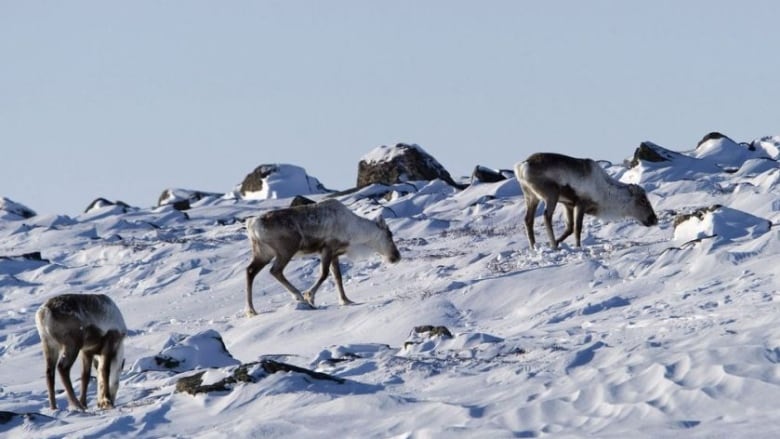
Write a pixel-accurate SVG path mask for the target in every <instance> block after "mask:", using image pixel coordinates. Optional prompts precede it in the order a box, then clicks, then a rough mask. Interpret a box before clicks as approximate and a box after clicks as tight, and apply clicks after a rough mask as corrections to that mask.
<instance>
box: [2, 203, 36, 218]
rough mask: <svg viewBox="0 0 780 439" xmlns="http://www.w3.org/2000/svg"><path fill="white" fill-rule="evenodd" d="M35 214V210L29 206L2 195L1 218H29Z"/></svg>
mask: <svg viewBox="0 0 780 439" xmlns="http://www.w3.org/2000/svg"><path fill="white" fill-rule="evenodd" d="M35 215H37V214H36V213H35V211H34V210H32V209H30V208H29V207H27V206H25V205H23V204H20V203H17V202H15V201H12V200H9V199H8V198H5V197H0V219H10V220H18V219H28V218H32V217H34V216H35Z"/></svg>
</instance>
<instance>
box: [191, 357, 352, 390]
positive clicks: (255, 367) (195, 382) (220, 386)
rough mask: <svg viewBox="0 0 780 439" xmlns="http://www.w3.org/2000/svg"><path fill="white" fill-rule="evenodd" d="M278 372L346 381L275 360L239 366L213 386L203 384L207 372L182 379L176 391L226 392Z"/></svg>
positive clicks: (317, 378)
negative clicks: (237, 385) (241, 384)
mask: <svg viewBox="0 0 780 439" xmlns="http://www.w3.org/2000/svg"><path fill="white" fill-rule="evenodd" d="M277 372H293V373H299V374H304V375H306V376H308V377H309V378H313V379H316V380H327V381H333V382H336V383H339V384H342V383H344V382H345V381H346V380H344V379H343V378H338V377H335V376H333V375H328V374H326V373H322V372H315V371H313V370H310V369H305V368H303V367H298V366H294V365H292V364H287V363H281V362H279V361H275V360H270V359H263V360H260V361H256V362H253V363H247V364H242V365H240V366H238V367H237V368H236V369H235V370H234V371H233V373H232V374H231V375H230V376H228V377H226V378H223V379H221V380H219V381H217V382H215V383H212V384H203V375H204V374H205V373H206V372H205V371H202V372H198V373H196V374H194V375H190V376H188V377H184V378H181V379H179V380H178V381H177V382H176V391H177V392H184V393H189V394H190V395H197V394H199V393H209V392H226V391H229V390H230V389H232V387H233V385H234V384H236V383H256V382H258V381H260V380H261V379H263V378H264V377H266V376H268V375H270V374H274V373H277Z"/></svg>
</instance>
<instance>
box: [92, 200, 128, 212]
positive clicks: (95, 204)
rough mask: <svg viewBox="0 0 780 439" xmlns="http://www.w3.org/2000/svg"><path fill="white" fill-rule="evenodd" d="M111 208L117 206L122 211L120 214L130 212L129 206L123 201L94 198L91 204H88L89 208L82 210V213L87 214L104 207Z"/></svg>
mask: <svg viewBox="0 0 780 439" xmlns="http://www.w3.org/2000/svg"><path fill="white" fill-rule="evenodd" d="M111 206H118V207H119V208H120V209H121V210H122V212H125V213H127V211H128V210H130V205H129V204H127V203H125V202H123V201H109V200H107V199H105V198H96V199H95V200H93V201H92V202H91V203H89V206H87V208H86V209H84V213H89V212H91V211H93V210H98V209H102V208H104V207H111Z"/></svg>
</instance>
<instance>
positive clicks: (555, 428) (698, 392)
mask: <svg viewBox="0 0 780 439" xmlns="http://www.w3.org/2000/svg"><path fill="white" fill-rule="evenodd" d="M769 139H772V138H763V139H762V140H761V142H764V143H765V144H767V145H769V146H771V140H769ZM775 139H776V138H775ZM758 143H760V142H753V144H758ZM774 144H776V141H775V143H774ZM715 146H717V145H713V146H712V147H711V148H708V149H706V150H707V151H711V152H713V153H712V154H706V155H702V156H701V157H699V156H695V152H687V153H680V155H679V156H678V157H676V159H675V160H672V161H671V162H663V163H641V164H640V165H639V166H638V167H636V168H633V169H630V170H629V169H625V168H623V167H622V166H617V165H612V166H607V167H606V171H607V172H608V173H610V174H611V175H613V176H614V177H616V178H618V177H619V178H621V179H624V180H625V179H633V180H635V182H637V183H639V184H641V185H643V186H644V187H645V188H646V189H647V190H648V196H649V198H650V200H651V202H652V203H653V204H654V207H655V210H656V213H657V215H658V217H659V226H657V227H652V228H646V227H643V226H641V225H640V224H638V223H636V222H635V221H632V220H623V221H613V222H605V221H602V220H599V219H595V218H593V217H586V220H585V224H584V231H583V247H582V248H574V247H572V241H571V238H570V239H569V240H568V241H566V242H564V243H563V244H562V245H561V249H560V250H558V251H553V250H551V249H550V248H549V247H547V246H546V244H547V242H546V235H545V233H544V232H543V225H542V223H543V221H537V227H538V229H537V230H536V234H537V236H538V237H541V238H540V245H539V246H538V247H537V248H536V249H529V248H528V243H527V239H526V237H525V231H524V227H523V225H522V216H523V213H524V205H523V199H522V196H521V194H520V189H519V188H518V186H517V184H516V183H515V182H514V181H513V180H506V181H502V182H498V183H480V184H476V185H472V186H469V187H468V188H466V189H465V190H462V191H457V190H455V189H453V188H452V187H451V186H449V185H446V184H444V183H442V182H440V181H433V182H410V183H404V184H398V185H393V186H383V185H372V186H369V187H367V188H362V189H361V190H359V191H356V192H353V193H349V194H344V195H339V196H338V197H337V198H339V199H340V200H341V201H343V202H344V203H345V204H347V205H348V206H349V207H350V208H351V209H353V210H355V211H356V212H357V213H358V214H360V215H362V216H366V217H374V216H376V215H380V214H381V215H383V216H384V217H385V219H386V221H387V223H388V225H389V226H390V228H391V230H392V231H393V234H394V237H395V240H396V243H397V245H398V248H399V250H400V251H401V254H402V256H403V259H402V260H401V261H400V262H399V263H397V264H393V265H389V264H385V263H383V262H382V260H381V258H380V257H379V256H378V255H370V256H365V255H358V256H360V257H356V258H355V259H352V260H350V259H345V260H343V261H342V265H343V269H342V271H343V274H344V286H345V289H346V290H347V294H348V295H349V297H350V298H352V299H353V300H356V301H358V302H360V303H358V304H355V305H351V306H339V305H338V300H337V294H336V292H335V286H334V283H333V281H332V279H329V280H328V281H327V282H326V283H325V284H323V287H322V289H321V290H320V294H319V295H318V302H319V306H318V308H317V309H306V308H305V307H299V306H296V305H295V304H294V303H292V301H291V299H290V296H289V294H288V293H287V292H286V291H285V290H284V289H283V287H282V286H281V285H279V283H278V282H276V281H275V280H274V279H273V277H272V276H271V275H270V273H269V272H268V269H267V268H266V270H264V271H263V272H261V273H260V274H259V275H258V276H257V278H256V279H255V297H254V304H255V307H256V308H257V309H258V311H259V315H258V316H256V317H253V318H247V317H246V316H245V314H244V306H245V291H244V282H245V277H244V276H245V268H246V265H247V264H248V262H249V254H250V249H249V244H248V242H247V238H246V234H245V230H244V228H243V224H242V220H243V219H245V218H247V217H249V216H252V215H258V214H261V213H263V212H266V211H269V210H272V209H276V208H279V207H282V206H286V205H288V204H289V202H290V201H291V200H290V199H289V198H285V197H284V196H280V197H279V198H269V199H262V200H245V199H228V198H218V197H215V198H209V199H204V200H201V201H200V202H198V203H195V204H194V205H193V207H192V208H191V209H190V210H188V211H187V214H186V215H185V214H184V213H182V212H178V211H176V210H174V209H172V208H171V207H170V206H163V207H157V208H149V209H145V208H139V209H133V210H129V211H127V212H124V211H122V210H117V209H113V208H112V207H105V208H101V209H96V210H94V211H91V212H89V213H85V214H82V215H78V216H76V217H72V218H71V217H67V216H62V215H60V216H46V217H38V216H36V217H32V218H28V219H24V218H21V217H18V216H17V217H14V218H9V217H3V218H2V219H0V316H2V318H0V412H2V411H8V412H14V413H19V414H22V415H21V416H16V417H12V418H10V420H9V421H8V422H7V423H4V424H3V423H0V434H2V435H3V436H8V437H98V436H99V437H107V438H111V437H127V436H133V437H141V438H156V437H169V436H176V437H209V438H211V437H261V436H268V437H299V438H307V437H339V436H342V437H356V436H359V437H469V438H472V437H490V438H494V437H541V436H568V437H585V436H587V437H594V436H595V437H626V436H631V437H648V438H649V437H670V436H693V437H708V436H723V437H742V436H748V435H749V436H751V437H776V436H777V435H778V434H780V424H778V423H777V419H778V418H780V278H778V277H777V274H776V273H777V268H776V260H777V258H778V257H780V233H778V230H777V227H776V224H777V223H778V220H780V202H778V200H779V199H780V181H778V180H780V170H778V164H777V162H776V161H775V160H776V158H777V157H776V156H773V157H770V158H766V157H764V158H757V157H752V156H739V161H736V162H734V161H726V160H724V159H723V157H732V156H731V155H729V154H731V153H733V151H731V152H729V151H727V150H724V151H723V152H722V153H721V152H718V153H717V154H715V153H714V152H716V150H717V148H716V147H715ZM736 147H740V148H744V146H743V145H737V146H736ZM718 148H720V147H718ZM702 151H704V150H702ZM702 151H700V153H701V152H702ZM743 158H744V161H742V159H743ZM729 160H731V159H729ZM740 161H742V162H740ZM724 163H725V164H727V165H728V167H735V168H738V169H737V170H736V172H724V171H723V169H722V167H723V165H724ZM285 181H287V183H285ZM300 181H301V180H299V179H296V178H295V177H290V180H285V179H284V178H280V179H279V180H278V181H277V182H276V183H275V187H276V188H277V189H275V190H277V191H279V192H277V195H278V194H281V193H283V192H281V191H283V190H284V189H283V188H284V186H285V184H288V185H289V186H292V187H295V188H300V187H299V186H298V185H299V183H300ZM323 196H324V195H320V196H319V198H318V199H321V198H322V197H323ZM315 198H317V197H315ZM718 206H720V207H718ZM555 219H556V222H555V226H556V230H557V232H558V233H560V231H561V230H562V228H563V223H562V209H560V208H559V209H558V210H557V213H556V215H555ZM675 223H677V224H675ZM36 251H39V252H41V256H42V259H40V260H36V259H35V258H25V257H23V255H26V254H31V253H34V252H36ZM318 273H319V261H318V259H317V258H315V257H300V258H297V259H294V260H293V262H291V263H290V265H289V266H288V268H287V271H286V274H287V276H288V278H289V279H290V280H291V282H292V283H294V284H295V285H297V286H299V287H301V288H306V287H308V286H309V285H311V284H313V283H314V281H315V280H316V278H317V276H318ZM73 292H78V293H104V294H107V295H109V296H110V297H112V299H113V300H114V301H115V302H116V303H117V305H118V306H119V308H120V309H121V310H122V312H123V314H124V319H125V322H126V323H127V326H128V328H129V334H128V337H127V339H126V344H125V353H126V358H127V363H126V366H125V368H124V371H123V373H122V377H121V384H120V387H119V392H118V395H117V407H116V408H114V409H110V410H105V411H102V410H98V409H96V407H95V400H96V396H95V392H96V385H95V383H94V382H93V383H91V384H90V389H89V395H88V406H89V409H88V410H87V412H85V413H81V412H78V411H70V410H68V409H66V408H65V404H66V398H65V396H64V394H63V393H62V384H61V382H60V380H59V378H58V379H57V381H56V388H57V392H58V393H57V401H58V404H59V406H60V409H59V410H50V409H48V404H47V395H46V386H45V382H44V365H43V359H42V353H41V349H40V346H39V342H40V340H39V338H38V334H37V332H36V330H35V321H34V316H35V311H36V310H37V308H38V307H39V306H40V305H41V304H42V303H43V302H44V301H45V300H46V299H48V298H49V297H52V296H53V295H56V294H62V293H73ZM428 325H429V326H430V328H428V329H427V330H426V328H421V327H424V326H428ZM438 326H443V327H445V328H446V329H447V330H448V331H449V334H447V333H444V332H437V331H435V330H433V328H436V327H438ZM158 359H160V360H161V361H158ZM260 360H275V361H278V362H282V363H286V364H290V365H294V366H298V367H302V368H306V369H310V370H314V371H318V372H322V373H327V374H330V375H332V376H334V377H337V378H340V379H341V380H343V381H342V382H335V381H329V380H321V379H316V378H312V377H310V376H309V375H307V374H304V373H301V372H295V371H288V372H276V373H267V372H266V371H263V370H262V368H261V367H260V366H258V365H253V366H249V368H248V370H247V374H248V376H249V377H250V380H249V381H248V382H238V383H234V384H232V385H230V386H228V388H227V389H225V390H221V391H217V392H213V393H206V394H203V393H201V394H197V395H191V394H189V393H184V392H177V391H176V383H177V382H178V380H179V379H181V378H184V377H191V376H193V375H194V374H196V373H198V372H204V374H203V375H202V377H201V378H202V380H203V384H213V383H217V382H220V381H221V380H225V379H226V378H228V377H230V376H231V375H233V374H234V373H235V371H236V370H237V367H238V365H239V364H248V363H254V362H258V361H260ZM79 364H80V363H79ZM79 364H77V365H76V366H74V370H73V371H72V374H71V375H72V377H73V379H74V386H75V387H76V388H78V376H79V371H80V365H79ZM166 365H167V366H166ZM93 380H94V374H93ZM0 419H3V417H2V416H0Z"/></svg>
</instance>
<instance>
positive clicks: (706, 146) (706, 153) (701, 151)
mask: <svg viewBox="0 0 780 439" xmlns="http://www.w3.org/2000/svg"><path fill="white" fill-rule="evenodd" d="M692 155H693V156H694V157H696V158H699V159H703V160H708V161H710V162H712V163H715V164H716V165H718V166H720V167H721V168H723V169H724V170H727V171H734V170H736V169H738V168H739V167H741V166H742V165H743V164H744V163H745V162H746V161H748V160H751V159H772V158H773V155H772V154H771V153H769V151H767V149H765V148H763V147H762V145H761V144H760V143H758V144H756V143H737V142H735V141H734V140H732V139H731V138H729V137H728V136H725V135H723V134H721V133H718V132H712V133H709V134H707V135H706V136H704V137H703V138H702V139H701V140H700V141H699V143H698V144H696V150H694V151H693V154H692Z"/></svg>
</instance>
